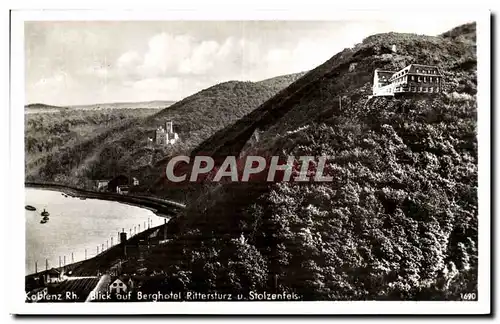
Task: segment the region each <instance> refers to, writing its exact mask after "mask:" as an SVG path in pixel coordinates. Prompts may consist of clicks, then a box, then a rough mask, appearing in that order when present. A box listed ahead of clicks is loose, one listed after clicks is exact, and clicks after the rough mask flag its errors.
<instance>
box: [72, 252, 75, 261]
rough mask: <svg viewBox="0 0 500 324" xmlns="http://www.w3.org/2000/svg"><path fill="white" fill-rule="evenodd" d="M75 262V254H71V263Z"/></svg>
mask: <svg viewBox="0 0 500 324" xmlns="http://www.w3.org/2000/svg"><path fill="white" fill-rule="evenodd" d="M74 262H75V258H74V256H73V252H71V263H74Z"/></svg>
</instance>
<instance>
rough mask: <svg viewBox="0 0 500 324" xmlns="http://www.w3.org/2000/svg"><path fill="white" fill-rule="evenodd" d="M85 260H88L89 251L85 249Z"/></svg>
mask: <svg viewBox="0 0 500 324" xmlns="http://www.w3.org/2000/svg"><path fill="white" fill-rule="evenodd" d="M85 260H87V249H85Z"/></svg>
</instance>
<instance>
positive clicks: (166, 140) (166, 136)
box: [153, 120, 179, 145]
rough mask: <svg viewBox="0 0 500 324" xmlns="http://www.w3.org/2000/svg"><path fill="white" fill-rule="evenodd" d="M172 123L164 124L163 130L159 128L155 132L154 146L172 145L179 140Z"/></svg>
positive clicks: (161, 127)
mask: <svg viewBox="0 0 500 324" xmlns="http://www.w3.org/2000/svg"><path fill="white" fill-rule="evenodd" d="M173 125H174V124H173V122H172V121H171V120H169V121H167V122H166V123H165V128H163V126H159V127H158V128H157V129H156V131H155V136H154V139H153V141H154V143H155V144H156V145H173V144H175V142H177V140H178V139H179V135H178V134H177V133H174V129H173Z"/></svg>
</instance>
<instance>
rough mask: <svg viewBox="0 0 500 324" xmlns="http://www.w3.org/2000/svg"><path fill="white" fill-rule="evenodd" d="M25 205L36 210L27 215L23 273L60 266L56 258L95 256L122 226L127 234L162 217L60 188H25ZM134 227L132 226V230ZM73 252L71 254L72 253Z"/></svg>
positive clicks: (154, 224)
mask: <svg viewBox="0 0 500 324" xmlns="http://www.w3.org/2000/svg"><path fill="white" fill-rule="evenodd" d="M26 204H27V205H31V206H34V207H36V209H37V210H36V211H28V210H25V214H26V259H25V260H26V261H25V269H26V274H30V273H34V272H35V262H37V267H38V271H42V270H45V268H46V260H47V261H48V267H49V269H50V268H52V267H58V266H59V257H61V262H62V263H64V257H66V264H69V263H71V262H72V260H73V261H74V262H76V261H81V260H84V259H85V250H87V258H91V257H94V256H95V255H96V254H97V247H99V252H101V251H102V247H103V244H104V249H106V248H107V247H111V238H112V239H113V245H115V244H116V243H117V242H118V232H119V231H121V230H122V229H124V230H125V232H126V233H127V237H129V236H130V229H131V230H132V234H134V233H136V232H139V227H140V230H141V231H143V230H144V226H146V227H148V223H149V224H150V225H149V226H157V225H160V224H163V223H164V220H165V219H164V218H163V217H159V216H156V215H155V214H154V213H153V212H152V211H150V210H148V209H144V208H140V207H135V206H130V205H127V204H123V203H118V202H114V201H107V200H98V199H85V200H82V199H80V198H74V197H65V196H64V195H63V194H62V193H61V192H59V191H51V190H41V189H33V188H26ZM44 208H45V209H46V210H47V211H48V212H49V213H50V216H49V221H48V222H47V223H45V224H41V223H40V221H41V220H42V216H41V215H40V213H41V212H42V211H43V209H44ZM134 227H135V229H134ZM106 241H107V242H106ZM72 254H73V256H72Z"/></svg>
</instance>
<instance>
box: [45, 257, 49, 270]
mask: <svg viewBox="0 0 500 324" xmlns="http://www.w3.org/2000/svg"><path fill="white" fill-rule="evenodd" d="M47 270H49V259H45V271H47Z"/></svg>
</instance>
